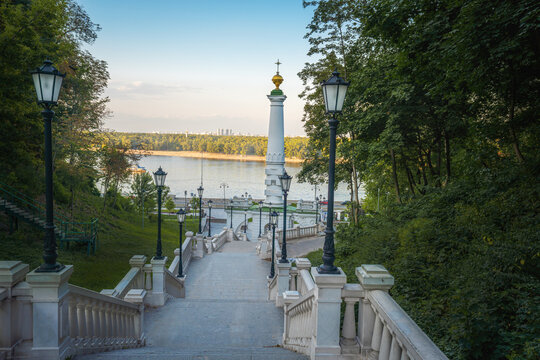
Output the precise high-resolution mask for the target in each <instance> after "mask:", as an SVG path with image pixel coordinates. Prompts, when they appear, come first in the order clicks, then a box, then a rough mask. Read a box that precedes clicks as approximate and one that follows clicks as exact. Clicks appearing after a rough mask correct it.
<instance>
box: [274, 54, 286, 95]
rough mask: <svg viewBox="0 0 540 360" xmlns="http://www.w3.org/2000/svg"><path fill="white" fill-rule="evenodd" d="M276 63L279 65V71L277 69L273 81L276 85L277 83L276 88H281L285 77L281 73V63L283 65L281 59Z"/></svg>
mask: <svg viewBox="0 0 540 360" xmlns="http://www.w3.org/2000/svg"><path fill="white" fill-rule="evenodd" d="M276 65H277V71H276V75H274V77H273V78H272V82H273V83H274V85H276V88H275V89H274V90H280V89H279V85H281V83H282V82H283V77H282V76H281V75H279V65H281V63H280V62H279V59H278V61H277V62H276Z"/></svg>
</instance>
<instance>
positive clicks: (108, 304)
mask: <svg viewBox="0 0 540 360" xmlns="http://www.w3.org/2000/svg"><path fill="white" fill-rule="evenodd" d="M142 291H144V290H142ZM139 295H141V297H142V298H144V295H145V293H140V294H139ZM141 301H142V299H141ZM67 306H68V309H67V313H68V323H67V324H65V323H62V325H63V326H66V328H65V329H62V331H63V332H65V333H67V334H69V337H70V338H71V346H72V347H73V350H72V351H71V353H72V354H78V355H79V354H87V353H93V352H101V351H109V350H115V349H126V348H133V347H140V346H144V343H145V339H144V333H143V328H142V326H143V316H144V308H143V307H141V306H139V305H137V304H132V303H130V302H127V301H123V300H120V299H117V298H114V297H110V296H106V295H103V294H99V293H97V292H94V291H91V290H88V289H84V288H81V287H78V286H75V285H69V298H68V301H67Z"/></svg>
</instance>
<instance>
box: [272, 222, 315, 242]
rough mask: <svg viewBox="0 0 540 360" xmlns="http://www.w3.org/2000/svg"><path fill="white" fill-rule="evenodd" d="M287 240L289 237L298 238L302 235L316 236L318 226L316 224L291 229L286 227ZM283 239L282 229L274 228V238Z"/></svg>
mask: <svg viewBox="0 0 540 360" xmlns="http://www.w3.org/2000/svg"><path fill="white" fill-rule="evenodd" d="M286 231H287V240H289V239H299V238H303V237H310V236H316V235H317V233H318V232H319V226H318V225H311V226H306V227H300V226H297V227H294V228H291V229H287V230H286ZM277 239H279V240H280V241H281V239H283V229H276V240H277Z"/></svg>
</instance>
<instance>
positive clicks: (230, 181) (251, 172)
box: [139, 156, 350, 201]
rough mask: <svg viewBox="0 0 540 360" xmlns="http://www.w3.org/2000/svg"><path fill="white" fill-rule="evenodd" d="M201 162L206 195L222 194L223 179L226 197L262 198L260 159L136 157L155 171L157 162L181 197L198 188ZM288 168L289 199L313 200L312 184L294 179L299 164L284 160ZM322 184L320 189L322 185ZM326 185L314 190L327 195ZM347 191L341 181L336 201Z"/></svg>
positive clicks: (263, 175)
mask: <svg viewBox="0 0 540 360" xmlns="http://www.w3.org/2000/svg"><path fill="white" fill-rule="evenodd" d="M201 164H202V172H203V186H204V196H205V197H215V198H217V197H223V189H222V188H220V184H222V183H223V182H225V183H227V185H229V188H227V189H226V197H227V198H230V197H232V196H234V195H237V196H240V195H242V194H244V193H245V192H247V193H248V194H249V195H251V196H252V197H253V198H256V199H262V198H264V178H265V174H264V168H265V164H264V163H263V162H248V161H229V160H209V159H203V160H201V159H194V158H184V157H177V156H146V157H144V158H142V159H141V160H139V165H140V166H143V167H145V168H146V170H148V171H151V172H153V171H156V170H157V168H158V167H159V166H161V167H162V168H163V170H164V171H166V172H167V173H168V175H167V179H166V184H167V186H169V187H170V188H171V193H172V194H175V195H176V196H177V197H183V196H184V191H185V190H187V192H188V196H190V194H191V193H196V192H197V187H199V185H200V183H201ZM285 168H286V170H287V172H288V173H289V174H290V175H291V176H293V182H292V184H291V190H290V192H289V199H291V200H298V199H304V200H312V199H313V197H314V192H313V186H312V185H310V184H305V183H304V184H299V183H298V182H296V174H298V172H299V171H300V169H301V165H300V164H286V165H285ZM321 188H322V189H321ZM327 190H328V185H326V184H323V185H322V186H320V187H319V189H318V190H317V194H320V193H322V194H323V196H326V193H327ZM349 198H350V196H349V192H348V190H347V187H346V186H345V185H344V184H341V185H340V186H339V188H338V190H337V191H336V193H335V199H336V201H345V200H349Z"/></svg>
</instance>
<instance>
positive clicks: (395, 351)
mask: <svg viewBox="0 0 540 360" xmlns="http://www.w3.org/2000/svg"><path fill="white" fill-rule="evenodd" d="M400 358H401V346H400V345H399V343H398V341H397V339H396V337H395V336H393V337H392V345H391V346H390V360H399V359H400Z"/></svg>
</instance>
